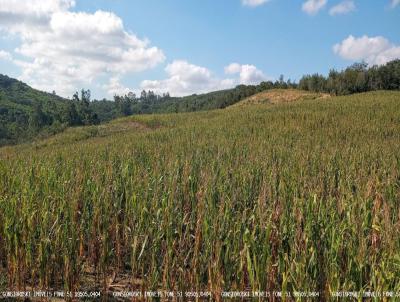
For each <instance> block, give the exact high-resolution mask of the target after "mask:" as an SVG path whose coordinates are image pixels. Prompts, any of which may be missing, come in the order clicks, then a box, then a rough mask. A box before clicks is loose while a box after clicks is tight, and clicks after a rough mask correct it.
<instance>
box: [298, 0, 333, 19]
mask: <svg viewBox="0 0 400 302" xmlns="http://www.w3.org/2000/svg"><path fill="white" fill-rule="evenodd" d="M327 3H328V1H327V0H307V1H306V2H304V3H303V6H302V9H303V11H304V12H305V13H307V14H309V15H315V14H317V13H318V12H319V11H320V10H321V9H323V8H324V7H325V5H326V4H327Z"/></svg>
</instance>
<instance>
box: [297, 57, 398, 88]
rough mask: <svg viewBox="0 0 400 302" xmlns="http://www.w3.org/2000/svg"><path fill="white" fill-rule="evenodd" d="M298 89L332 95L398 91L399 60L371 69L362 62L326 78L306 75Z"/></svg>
mask: <svg viewBox="0 0 400 302" xmlns="http://www.w3.org/2000/svg"><path fill="white" fill-rule="evenodd" d="M298 88H299V89H303V90H308V91H314V92H325V93H329V94H332V95H347V94H353V93H360V92H367V91H374V90H399V89H400V60H394V61H391V62H388V63H387V64H385V65H381V66H376V65H375V66H371V67H368V64H367V63H364V62H363V63H355V64H353V65H351V66H350V67H348V68H346V69H345V70H343V71H340V72H339V71H336V70H331V71H330V72H329V75H328V76H327V77H325V76H323V75H321V74H313V75H306V76H304V77H302V78H301V80H300V81H299V84H298Z"/></svg>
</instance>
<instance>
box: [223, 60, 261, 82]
mask: <svg viewBox="0 0 400 302" xmlns="http://www.w3.org/2000/svg"><path fill="white" fill-rule="evenodd" d="M225 73H226V74H239V83H240V84H245V85H252V84H259V83H260V82H262V81H264V80H266V79H267V77H266V76H265V75H264V73H263V72H262V71H261V70H259V69H257V67H256V66H254V65H247V64H246V65H240V64H238V63H232V64H230V65H228V66H226V67H225Z"/></svg>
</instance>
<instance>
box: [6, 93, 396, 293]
mask: <svg viewBox="0 0 400 302" xmlns="http://www.w3.org/2000/svg"><path fill="white" fill-rule="evenodd" d="M399 145H400V92H385V91H382V92H370V93H363V94H355V95H351V96H343V97H331V98H315V99H302V100H300V101H298V102H277V103H276V104H268V103H265V104H254V105H248V106H238V107H231V108H229V109H227V110H214V111H205V112H196V113H184V114H162V115H140V116H133V117H128V118H123V119H118V120H115V121H112V122H110V123H108V124H104V125H99V126H90V127H78V128H71V129H68V130H67V131H65V132H64V133H61V134H58V135H56V136H53V137H51V138H49V139H46V140H42V141H39V142H35V143H31V144H25V145H18V146H14V147H3V148H1V149H0V222H1V223H0V276H1V275H3V276H7V278H4V280H3V288H4V287H5V288H14V287H16V286H17V285H18V284H24V285H26V286H28V287H34V288H35V287H38V286H41V287H43V288H64V289H66V290H73V289H74V288H85V289H101V288H103V290H104V291H105V290H113V289H116V288H118V290H157V289H160V288H163V289H175V290H182V291H185V290H193V289H196V290H197V291H206V290H208V291H211V292H212V294H213V296H215V295H218V294H219V291H220V290H221V289H224V288H228V289H235V290H239V291H240V290H249V289H250V290H253V291H254V290H264V291H265V290H268V291H272V290H275V291H286V290H287V291H288V292H295V291H297V290H299V289H301V290H302V291H317V292H319V294H320V298H321V297H325V298H326V299H325V300H329V299H330V297H331V291H335V290H341V291H356V292H359V291H362V290H371V291H379V290H380V288H386V286H387V288H388V289H396V288H400V281H399V278H398V276H400V266H399V263H400V241H399V240H398V234H399V231H400V226H399V223H398V221H399V217H398V215H399V213H400V204H399V202H398V201H399V192H400V191H399V188H400V182H399V180H400V174H399V173H400V154H399ZM96 276H99V278H96ZM0 281H1V280H0ZM0 291H1V282H0ZM321 300H322V298H321Z"/></svg>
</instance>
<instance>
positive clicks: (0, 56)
mask: <svg viewBox="0 0 400 302" xmlns="http://www.w3.org/2000/svg"><path fill="white" fill-rule="evenodd" d="M0 60H4V61H11V60H12V56H11V54H10V53H9V52H7V51H4V50H1V49H0Z"/></svg>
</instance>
